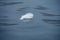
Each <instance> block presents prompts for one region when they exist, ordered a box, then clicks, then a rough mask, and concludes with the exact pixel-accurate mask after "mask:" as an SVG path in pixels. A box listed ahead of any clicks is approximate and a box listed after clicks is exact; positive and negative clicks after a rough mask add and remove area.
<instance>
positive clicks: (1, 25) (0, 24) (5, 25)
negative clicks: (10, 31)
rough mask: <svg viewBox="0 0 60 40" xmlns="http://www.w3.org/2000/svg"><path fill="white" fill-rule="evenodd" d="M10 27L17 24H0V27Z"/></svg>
mask: <svg viewBox="0 0 60 40" xmlns="http://www.w3.org/2000/svg"><path fill="white" fill-rule="evenodd" d="M12 25H18V24H15V23H13V24H12V23H0V26H12Z"/></svg>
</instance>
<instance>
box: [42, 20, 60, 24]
mask: <svg viewBox="0 0 60 40" xmlns="http://www.w3.org/2000/svg"><path fill="white" fill-rule="evenodd" d="M42 20H43V21H44V22H47V23H50V24H60V20H52V19H42Z"/></svg>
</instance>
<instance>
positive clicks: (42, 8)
mask: <svg viewBox="0 0 60 40" xmlns="http://www.w3.org/2000/svg"><path fill="white" fill-rule="evenodd" d="M34 9H37V10H47V9H48V8H46V7H44V6H41V5H39V6H37V7H36V8H34Z"/></svg>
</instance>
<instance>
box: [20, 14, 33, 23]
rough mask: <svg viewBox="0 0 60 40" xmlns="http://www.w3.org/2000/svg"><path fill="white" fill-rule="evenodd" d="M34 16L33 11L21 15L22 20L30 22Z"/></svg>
mask: <svg viewBox="0 0 60 40" xmlns="http://www.w3.org/2000/svg"><path fill="white" fill-rule="evenodd" d="M33 16H34V15H33V13H26V14H25V15H22V16H21V18H20V20H22V21H24V22H28V21H31V20H32V18H33Z"/></svg>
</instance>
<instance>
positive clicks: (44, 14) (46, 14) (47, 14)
mask: <svg viewBox="0 0 60 40" xmlns="http://www.w3.org/2000/svg"><path fill="white" fill-rule="evenodd" d="M40 14H43V16H60V15H55V14H49V13H43V12H40Z"/></svg>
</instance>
